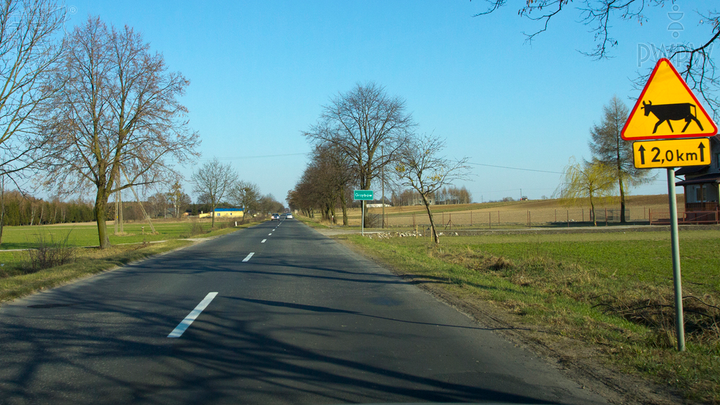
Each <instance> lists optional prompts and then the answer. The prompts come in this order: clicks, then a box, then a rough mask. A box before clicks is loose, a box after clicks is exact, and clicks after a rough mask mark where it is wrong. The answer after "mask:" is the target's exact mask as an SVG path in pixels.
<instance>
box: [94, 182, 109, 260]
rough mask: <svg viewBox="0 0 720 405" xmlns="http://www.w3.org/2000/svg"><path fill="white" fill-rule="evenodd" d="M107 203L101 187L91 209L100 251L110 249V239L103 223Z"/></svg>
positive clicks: (105, 224)
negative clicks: (96, 228) (95, 223)
mask: <svg viewBox="0 0 720 405" xmlns="http://www.w3.org/2000/svg"><path fill="white" fill-rule="evenodd" d="M107 201H108V195H107V193H106V192H105V189H104V188H103V187H99V188H98V192H97V196H96V198H95V207H94V208H93V214H95V221H96V222H97V227H98V238H99V241H100V249H106V248H108V247H110V237H109V236H108V233H107V223H106V222H105V216H106V213H107Z"/></svg>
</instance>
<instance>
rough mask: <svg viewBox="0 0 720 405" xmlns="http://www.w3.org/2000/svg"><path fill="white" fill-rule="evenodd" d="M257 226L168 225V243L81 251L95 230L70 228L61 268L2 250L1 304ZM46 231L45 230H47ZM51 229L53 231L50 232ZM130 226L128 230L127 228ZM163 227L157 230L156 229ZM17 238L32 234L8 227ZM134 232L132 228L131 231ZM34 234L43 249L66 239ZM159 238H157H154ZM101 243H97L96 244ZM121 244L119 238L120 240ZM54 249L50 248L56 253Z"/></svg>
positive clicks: (131, 241) (39, 229)
mask: <svg viewBox="0 0 720 405" xmlns="http://www.w3.org/2000/svg"><path fill="white" fill-rule="evenodd" d="M256 224H257V223H247V224H243V225H238V227H237V228H235V227H232V226H225V227H221V226H216V228H215V229H214V230H210V228H209V225H208V226H203V227H202V232H199V231H198V230H197V229H196V231H195V232H191V231H192V228H191V227H192V226H194V225H192V224H188V223H182V224H174V225H172V224H165V227H164V228H165V233H164V234H163V235H162V236H163V237H164V238H165V239H169V240H165V241H162V242H158V241H156V240H152V241H148V240H140V241H136V239H137V238H136V237H132V236H131V238H129V239H125V240H124V241H125V243H123V244H114V245H113V246H112V247H110V248H108V249H99V248H97V247H90V248H80V247H77V246H80V245H81V244H82V243H84V241H86V240H87V239H88V234H89V233H91V232H92V231H91V230H92V229H93V228H89V229H91V230H88V229H86V228H87V227H86V228H81V229H80V230H78V229H77V228H72V229H70V228H68V229H66V230H65V231H64V232H65V233H64V235H69V236H68V237H67V240H66V243H65V244H64V245H63V246H61V247H60V248H61V249H66V248H67V247H68V245H69V246H70V247H74V248H73V253H72V258H71V260H69V263H66V264H62V265H60V266H54V267H50V268H47V269H41V270H38V268H37V267H36V266H33V265H32V262H33V259H32V253H34V251H33V252H28V251H0V302H4V301H9V300H12V299H15V298H19V297H22V296H25V295H28V294H32V293H34V292H37V291H40V290H44V289H48V288H53V287H57V286H59V285H62V284H66V283H68V282H70V281H72V280H75V279H78V278H81V277H85V276H88V275H92V274H96V273H100V272H103V271H106V270H109V269H112V268H115V267H118V266H123V265H126V264H128V263H131V262H134V261H137V260H141V259H144V258H146V257H149V256H153V255H157V254H160V253H164V252H168V251H171V250H175V249H178V248H181V247H184V246H188V245H190V244H192V243H193V242H192V241H190V240H186V239H181V238H186V237H190V236H192V238H210V237H216V236H221V235H225V234H228V233H232V232H235V231H236V230H238V229H241V228H247V227H250V226H253V225H256ZM43 228H45V229H43ZM48 228H49V229H48ZM127 228H129V227H126V229H127ZM157 228H159V227H156V229H157ZM8 229H9V230H10V232H7V233H9V234H11V235H13V231H15V234H14V237H15V239H16V240H17V239H18V238H20V236H18V235H24V236H27V235H29V233H28V231H27V230H26V229H16V227H6V228H5V230H6V231H7V230H8ZM130 229H132V228H130ZM32 232H33V233H34V235H35V238H36V239H35V240H34V241H31V240H27V241H26V242H24V243H25V244H27V246H28V247H29V248H38V247H40V249H43V247H42V246H41V245H42V244H43V243H42V242H43V241H44V240H45V239H44V238H47V237H50V238H52V237H53V235H55V237H58V236H59V237H62V235H63V234H62V232H61V231H59V230H58V227H52V228H51V227H34V228H33V229H32ZM153 236H154V237H157V235H153ZM95 237H96V238H97V230H96V229H95ZM95 242H96V243H97V240H96V241H95ZM116 242H117V239H116ZM52 249H54V248H52V247H51V248H50V250H51V251H52Z"/></svg>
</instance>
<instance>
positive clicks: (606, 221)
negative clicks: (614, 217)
mask: <svg viewBox="0 0 720 405" xmlns="http://www.w3.org/2000/svg"><path fill="white" fill-rule="evenodd" d="M605 226H608V218H607V208H605Z"/></svg>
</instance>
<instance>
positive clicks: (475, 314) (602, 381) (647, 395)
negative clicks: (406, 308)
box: [318, 230, 691, 405]
mask: <svg viewBox="0 0 720 405" xmlns="http://www.w3.org/2000/svg"><path fill="white" fill-rule="evenodd" d="M318 231H320V230H318ZM320 233H322V234H325V232H321V231H320ZM326 236H328V237H330V238H333V239H334V240H336V241H338V242H339V243H342V244H343V245H344V246H346V247H348V248H349V249H352V250H353V251H355V252H357V253H359V254H361V255H363V256H365V257H367V258H368V259H370V260H373V261H374V262H375V263H377V264H378V265H380V266H382V267H384V268H386V269H388V270H389V271H391V272H393V273H394V274H396V275H398V276H399V277H402V278H403V279H405V280H406V281H409V282H411V283H413V284H415V285H416V286H417V287H419V288H421V289H423V290H425V291H427V292H428V293H430V294H432V295H433V296H434V297H436V298H437V299H438V300H440V301H443V302H445V303H447V304H448V305H451V306H452V307H454V308H455V309H457V310H458V311H460V312H462V313H464V314H465V315H467V316H469V317H470V318H472V319H474V320H475V321H476V322H478V323H479V324H481V325H483V326H486V327H490V328H493V329H495V330H496V333H500V334H501V335H502V336H504V337H505V338H507V339H508V340H510V341H511V342H513V343H514V344H516V345H519V346H523V347H525V348H527V349H528V350H530V351H532V352H533V353H535V354H537V355H538V356H539V357H541V358H542V359H544V360H545V361H546V362H548V363H549V364H551V365H552V366H554V367H555V368H557V369H558V370H560V371H561V372H562V373H563V374H564V375H566V376H567V377H568V378H570V379H571V380H573V381H576V382H577V383H579V384H581V385H582V386H583V387H584V388H586V389H589V390H591V391H593V392H595V393H597V394H599V395H601V396H603V397H604V398H606V399H607V400H608V401H610V402H612V403H618V404H658V405H664V404H677V403H691V402H688V401H687V400H685V399H683V398H681V397H680V396H678V395H677V393H675V392H672V391H671V390H669V389H667V388H665V387H662V386H659V385H657V384H655V383H654V382H652V381H649V380H648V379H645V378H643V377H641V376H638V375H634V374H627V373H624V372H622V371H620V370H618V369H616V368H614V367H613V366H612V365H609V364H598V361H597V356H596V353H598V352H600V351H601V350H602V348H601V347H599V346H597V345H589V344H587V343H586V342H581V341H578V340H575V339H570V338H564V337H560V336H557V335H556V334H551V333H547V330H549V329H550V328H551V327H550V326H549V325H547V326H542V325H540V326H536V325H528V324H525V323H521V322H519V321H518V320H517V319H515V318H514V316H513V315H512V314H509V313H508V312H507V311H506V310H504V309H502V308H500V307H498V306H495V305H493V304H492V303H491V302H487V301H484V300H479V299H475V298H473V297H472V296H463V295H462V294H459V293H458V292H456V291H452V290H451V289H449V288H447V287H445V286H443V285H439V284H436V283H430V282H425V281H426V280H423V278H422V277H418V276H416V275H413V274H409V273H407V272H405V271H403V270H402V269H398V268H396V267H394V266H392V265H390V264H388V263H387V262H385V261H383V260H382V259H381V258H379V257H377V256H375V255H373V254H372V253H371V252H369V251H366V250H364V249H362V248H361V247H359V246H357V245H355V244H353V243H352V242H350V241H349V240H347V239H345V238H342V234H340V233H331V234H329V235H326Z"/></svg>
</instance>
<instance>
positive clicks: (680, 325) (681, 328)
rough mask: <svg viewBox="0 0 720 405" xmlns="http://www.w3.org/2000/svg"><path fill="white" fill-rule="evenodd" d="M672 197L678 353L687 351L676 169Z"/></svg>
mask: <svg viewBox="0 0 720 405" xmlns="http://www.w3.org/2000/svg"><path fill="white" fill-rule="evenodd" d="M667 178H668V195H669V196H670V241H671V242H670V247H671V249H672V263H673V281H674V284H675V331H676V332H677V348H678V351H680V352H682V351H685V322H684V320H683V303H682V285H681V279H680V241H679V238H678V217H677V198H676V197H675V169H674V168H672V167H668V168H667Z"/></svg>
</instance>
